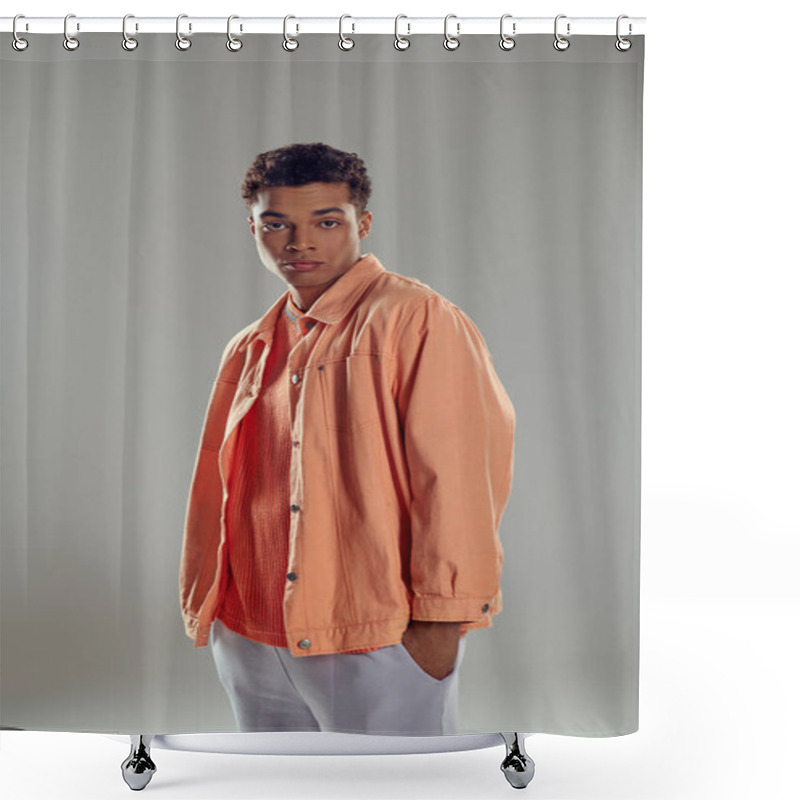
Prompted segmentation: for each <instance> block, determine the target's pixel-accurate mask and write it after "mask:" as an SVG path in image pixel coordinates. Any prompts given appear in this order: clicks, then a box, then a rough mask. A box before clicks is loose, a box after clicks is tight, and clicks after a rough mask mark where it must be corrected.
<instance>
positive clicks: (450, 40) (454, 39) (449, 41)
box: [442, 14, 461, 50]
mask: <svg viewBox="0 0 800 800" xmlns="http://www.w3.org/2000/svg"><path fill="white" fill-rule="evenodd" d="M455 16H456V15H455V14H448V15H447V16H446V17H445V18H444V41H443V42H442V44H443V45H444V49H445V50H455V49H456V48H457V47H458V46H459V45H460V44H461V42H460V41H459V39H458V34H459V33H461V23H460V22H456V35H455V36H451V35H450V34H449V33H448V32H447V22H448V20H449V19H451V18H452V17H455Z"/></svg>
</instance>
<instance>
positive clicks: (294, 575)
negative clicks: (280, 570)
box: [286, 572, 297, 581]
mask: <svg viewBox="0 0 800 800" xmlns="http://www.w3.org/2000/svg"><path fill="white" fill-rule="evenodd" d="M286 577H287V578H288V579H289V580H290V581H296V580H297V573H295V572H290V573H289V574H288V575H287V576H286Z"/></svg>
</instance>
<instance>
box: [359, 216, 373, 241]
mask: <svg viewBox="0 0 800 800" xmlns="http://www.w3.org/2000/svg"><path fill="white" fill-rule="evenodd" d="M371 229H372V212H371V211H365V212H364V213H363V214H362V215H361V220H360V221H359V226H358V235H359V237H360V238H362V239H363V238H364V237H365V236H367V235H369V232H370V230H371Z"/></svg>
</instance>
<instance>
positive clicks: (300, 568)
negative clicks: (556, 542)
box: [180, 253, 515, 656]
mask: <svg viewBox="0 0 800 800" xmlns="http://www.w3.org/2000/svg"><path fill="white" fill-rule="evenodd" d="M287 294H288V290H287V292H286V293H284V294H283V295H282V296H281V297H280V299H279V300H278V301H277V302H276V303H275V304H274V305H273V306H272V307H271V308H270V309H269V311H267V313H266V314H265V315H264V316H263V317H262V318H261V319H259V320H256V321H255V322H253V323H251V324H250V325H248V326H247V327H245V328H244V329H243V330H241V331H240V332H239V333H237V334H236V335H235V336H234V337H233V338H232V339H231V340H230V341H229V342H228V344H227V346H226V347H225V351H224V353H223V355H222V359H221V362H220V365H219V370H218V374H217V377H216V380H215V383H214V387H213V389H212V392H211V397H210V399H209V402H208V407H207V410H206V416H205V421H204V424H203V429H202V434H201V438H200V445H199V449H198V452H197V456H196V460H195V465H194V472H193V477H192V482H191V488H190V490H189V498H188V504H187V510H186V518H185V527H184V535H183V548H182V556H181V568H180V603H181V610H182V614H183V621H184V625H185V628H186V634H187V636H189V637H190V638H191V639H193V640H194V642H195V647H202V646H204V645H207V644H208V637H209V631H210V627H211V623H212V621H213V620H214V618H215V616H216V611H217V608H218V606H219V604H220V603H221V600H222V598H223V596H224V591H225V586H226V577H227V572H228V564H227V560H226V532H225V504H226V501H227V499H228V476H229V475H230V472H231V459H232V457H233V453H234V452H235V447H234V444H235V441H236V436H237V435H238V429H239V423H240V422H241V420H242V418H243V417H244V415H245V414H246V413H247V411H248V409H249V408H250V407H251V406H252V405H253V403H254V402H255V399H256V397H257V396H258V394H259V391H260V388H261V382H262V380H263V378H264V376H263V374H262V372H263V369H264V364H265V362H266V350H267V349H268V348H269V347H270V343H271V339H272V331H273V330H274V325H275V319H276V316H277V314H279V313H281V311H282V309H283V306H284V302H285V300H286V296H287ZM306 315H307V316H308V317H310V318H312V319H314V320H317V326H316V327H317V328H320V330H319V331H318V332H317V335H316V337H312V336H306V337H304V342H300V343H299V344H298V346H296V347H295V348H293V349H292V351H291V352H290V353H289V357H288V358H289V361H288V374H289V375H290V376H291V377H290V380H289V381H288V383H287V391H288V392H289V396H290V409H291V425H292V440H293V441H292V444H293V445H294V446H293V447H292V454H291V467H290V497H291V505H290V507H289V508H288V509H287V513H288V514H290V529H289V535H290V541H289V563H288V570H290V573H289V574H290V575H291V576H292V580H288V579H287V581H286V587H285V592H284V598H283V611H284V621H285V626H286V633H287V638H288V644H289V650H290V652H291V653H292V655H295V656H303V655H318V654H322V653H335V652H341V651H344V650H353V649H357V648H369V647H383V646H386V645H392V644H397V643H398V642H400V640H401V637H402V635H403V632H404V631H405V629H406V627H407V626H408V622H409V619H414V620H438V621H451V622H456V621H460V622H461V623H462V625H461V632H462V633H465V632H466V631H467V630H469V629H472V628H486V627H489V626H490V625H491V624H492V621H491V617H492V615H494V614H497V613H499V612H500V610H501V607H502V600H501V598H502V595H501V591H500V573H501V567H502V563H503V549H502V546H501V544H500V539H499V535H498V532H499V525H500V518H501V515H502V513H503V510H504V508H505V505H506V502H507V500H508V497H509V493H510V491H511V481H512V471H513V458H514V456H513V453H514V425H515V413H514V407H513V406H512V404H511V400H510V399H509V397H508V395H507V394H506V391H505V389H504V388H503V386H502V384H501V383H500V379H499V378H498V376H497V374H496V373H495V370H494V367H493V365H492V358H491V355H490V354H489V351H488V349H487V346H486V343H485V341H484V340H483V337H482V336H481V334H480V332H479V331H478V328H477V327H476V326H475V324H474V323H473V322H472V320H471V319H470V318H469V317H468V316H467V315H466V314H465V313H464V312H463V311H461V309H459V308H458V307H457V306H456V305H454V304H453V303H451V302H450V301H448V300H447V299H445V298H444V297H443V296H442V295H440V294H438V293H437V292H436V291H434V290H433V289H432V288H431V287H430V286H428V285H426V284H424V283H422V282H420V281H418V280H416V279H415V278H410V277H406V276H403V275H398V274H396V273H393V272H389V271H387V270H385V269H384V267H383V266H382V264H381V263H380V262H379V261H378V259H377V258H376V257H375V256H374V255H373V254H372V253H367V254H365V255H363V256H362V257H361V258H360V259H359V260H358V261H357V262H356V263H355V264H354V265H353V266H352V267H350V269H349V270H348V271H347V272H345V273H344V274H343V275H342V276H341V277H340V278H339V279H338V280H336V282H335V283H333V284H332V285H331V286H330V288H328V289H327V290H326V291H325V292H324V294H322V295H320V297H319V298H318V299H317V300H316V302H315V303H314V304H313V305H312V306H311V308H310V309H309V310H308V311H307V312H306ZM304 343H305V345H307V346H306V347H305V349H304Z"/></svg>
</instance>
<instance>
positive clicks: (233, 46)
mask: <svg viewBox="0 0 800 800" xmlns="http://www.w3.org/2000/svg"><path fill="white" fill-rule="evenodd" d="M232 19H239V17H238V16H237V15H236V14H231V15H230V16H229V17H228V41H227V42H225V47H227V48H228V50H230V51H231V53H236V52H238V51H239V50H241V49H242V44H243V42H242V40H241V39H237V38H235V37H234V36H233V35H232V34H231V20H232ZM241 30H242V26H241V25H240V26H239V31H240V32H241Z"/></svg>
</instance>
